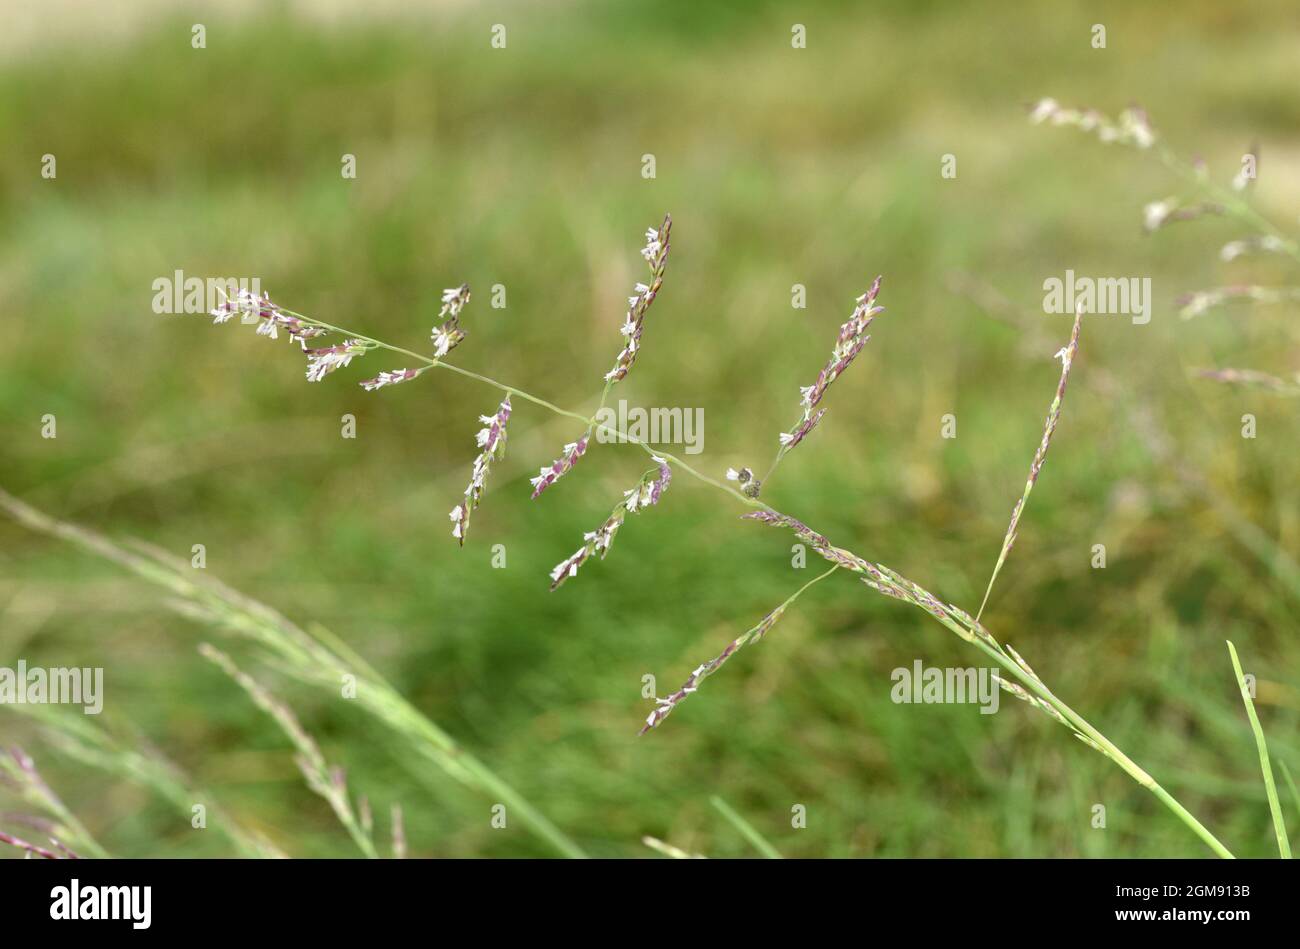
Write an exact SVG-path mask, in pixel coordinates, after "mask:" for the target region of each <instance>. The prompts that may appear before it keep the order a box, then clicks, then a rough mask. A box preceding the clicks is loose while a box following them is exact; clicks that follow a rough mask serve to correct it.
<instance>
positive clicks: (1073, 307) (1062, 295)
mask: <svg viewBox="0 0 1300 949" xmlns="http://www.w3.org/2000/svg"><path fill="white" fill-rule="evenodd" d="M1043 289H1044V290H1046V291H1047V292H1046V293H1045V294H1044V296H1043V312H1044V313H1069V314H1074V313H1075V312H1077V311H1078V310H1082V311H1083V312H1084V313H1100V314H1108V313H1109V314H1122V315H1125V316H1131V317H1132V318H1133V323H1134V325H1137V326H1145V325H1146V324H1147V323H1150V322H1151V278H1150V277H1076V276H1075V274H1074V271H1073V270H1067V271H1066V272H1065V279H1064V280H1062V279H1061V278H1060V277H1048V278H1047V279H1046V280H1044V281H1043Z"/></svg>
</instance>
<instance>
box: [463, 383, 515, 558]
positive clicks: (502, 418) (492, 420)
mask: <svg viewBox="0 0 1300 949" xmlns="http://www.w3.org/2000/svg"><path fill="white" fill-rule="evenodd" d="M479 421H480V422H482V423H483V424H484V425H485V426H487V427H486V428H482V429H479V433H478V447H479V448H481V449H483V450H482V451H481V452H480V453H479V456H478V457H477V458H475V459H474V473H473V475H472V476H471V477H470V481H469V487H467V488H466V489H465V500H464V501H462V502H461V503H460V504H457V505H456V506H455V507H454V508H452V509H451V514H450V517H451V520H452V528H451V536H452V537H455V538H456V539H457V540H458V541H460V545H461V546H462V547H464V546H465V534H466V532H468V531H469V515H470V512H472V511H473V510H474V509H475V508H476V507H478V502H479V499H480V498H481V497H482V496H483V485H484V484H485V483H486V482H487V476H488V472H489V471H490V470H491V468H492V462H493V460H494V459H499V458H500V457H501V456H502V455H504V454H505V451H506V423H507V422H509V421H510V396H508V395H507V396H506V397H505V398H504V399H503V400H502V401H501V406H500V408H498V409H497V414H496V415H480V416H479Z"/></svg>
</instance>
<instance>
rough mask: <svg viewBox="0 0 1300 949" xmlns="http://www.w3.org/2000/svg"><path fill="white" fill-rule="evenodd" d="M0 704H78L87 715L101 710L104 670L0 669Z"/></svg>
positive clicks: (21, 665)
mask: <svg viewBox="0 0 1300 949" xmlns="http://www.w3.org/2000/svg"><path fill="white" fill-rule="evenodd" d="M0 705H80V706H82V710H83V711H84V712H85V713H86V714H87V715H98V714H99V713H100V712H102V711H103V710H104V670H103V669H102V668H93V669H92V668H88V667H87V668H79V667H76V666H72V667H63V666H58V667H55V668H51V669H42V668H39V667H36V668H31V669H29V668H28V667H27V661H26V660H24V659H19V660H18V667H17V668H16V669H10V668H8V667H6V666H0Z"/></svg>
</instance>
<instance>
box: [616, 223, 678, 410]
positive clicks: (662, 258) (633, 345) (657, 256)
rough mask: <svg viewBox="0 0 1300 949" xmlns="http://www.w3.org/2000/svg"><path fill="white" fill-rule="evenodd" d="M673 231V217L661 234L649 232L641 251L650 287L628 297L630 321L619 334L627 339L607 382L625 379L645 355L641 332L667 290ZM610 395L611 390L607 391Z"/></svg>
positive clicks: (641, 286)
mask: <svg viewBox="0 0 1300 949" xmlns="http://www.w3.org/2000/svg"><path fill="white" fill-rule="evenodd" d="M672 227H673V219H672V217H671V216H670V215H667V214H665V215H664V223H663V224H662V225H661V226H660V227H659V229H658V230H656V229H655V228H653V227H652V228H649V229H648V230H647V231H646V232H645V238H646V244H645V247H643V248H641V256H642V257H644V258H645V262H646V264H647V265H649V267H650V283H649V284H644V283H638V284H637V285H636V287H635V288H634V289H633V292H632V296H630V297H628V299H627V303H628V310H627V319H626V320H624V322H623V328H622V329H621V330H620V331H619V332H621V333H622V334H623V336H624V337H625V338H626V340H627V342H625V343H624V344H623V350H622V352H620V353H619V354H618V359H617V360H616V361H615V363H614V368H613V369H611V370H610V371H609V372H607V373H605V381H606V382H607V383H610V384H613V383H615V382H618V381H620V380H621V379H623V378H624V377H625V376H626V375H627V373H628V370H629V369H631V368H632V364H633V363H634V362H636V357H637V353H639V352H640V351H641V331H642V329H643V328H644V326H645V315H646V311H647V310H649V309H650V304H651V303H654V302H655V296H656V295H657V294H658V293H659V288H660V287H661V286H663V282H664V270H665V269H666V268H667V267H668V248H669V244H668V236H669V232H670V231H671V230H672ZM607 391H608V390H607Z"/></svg>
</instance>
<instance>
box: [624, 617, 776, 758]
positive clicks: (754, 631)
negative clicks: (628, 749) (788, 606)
mask: <svg viewBox="0 0 1300 949" xmlns="http://www.w3.org/2000/svg"><path fill="white" fill-rule="evenodd" d="M784 613H785V606H784V605H781V606H778V607H777V608H776V609H774V610H773V611H772V612H770V613H768V614H767V615H766V616H764V617H763V619H762V620H761V621H760V622H759V624H758V625H757V626H754V627H752V628H750V629H748V630H746V631H745V632H744V633H742V634H741V635H740V636H737V637H736V638H735V639H733V640H732V641H731V642H730V643H729V644H728V645H727V648H726V649H724V650H722V652H720V653H719V654H718V655H716V656H714V657H713V658H712V659H710V660H709V661H708V662H706V663H704V664H703V665H700V666H698V667H696V669H695V671H694V672H692V673H691V674H690V676H689V677H688V678H687V679H686V681H685V682H684V683H683V684H682V687H681V688H680V689H678V690H677V691H676V692H673V693H671V694H670V695H668V696H667V697H665V698H661V699H660V698H656V699H655V709H654V711H652V712H651V713H650V715H649V716H648V717H647V718H646V720H645V724H644V725H643V726H642V727H641V731H640V732H639V734H642V735H644V734H645V733H646V732H648V731H649V730H650V729H652V728H654V727H656V726H657V725H659V723H660V722H662V721H663V720H664V719H665V718H667V717H668V716H669V715H671V714H672V712H673V709H675V708H677V706H678V705H679V704H680V703H681V702H682V700H684V699H685V698H686V697H687V696H688V695H690V694H691V693H692V692H694V691H696V690H697V689H698V688H699V687H700V683H701V682H702V681H704V680H705V679H707V678H708V677H709V676H711V675H713V673H715V672H717V671H718V670H719V669H720V668H722V664H723V663H725V662H726V661H727V660H728V659H730V658H731V657H732V655H734V654H735V653H736V651H737V650H739V649H740V648H741V647H742V646H745V645H747V644H749V643H752V642H757V641H758V640H760V639H762V638H763V636H764V635H765V634H766V633H767V631H768V630H769V629H771V628H772V627H773V626H774V625H775V624H776V621H777V620H779V619H780V618H781V616H782V614H784Z"/></svg>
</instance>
